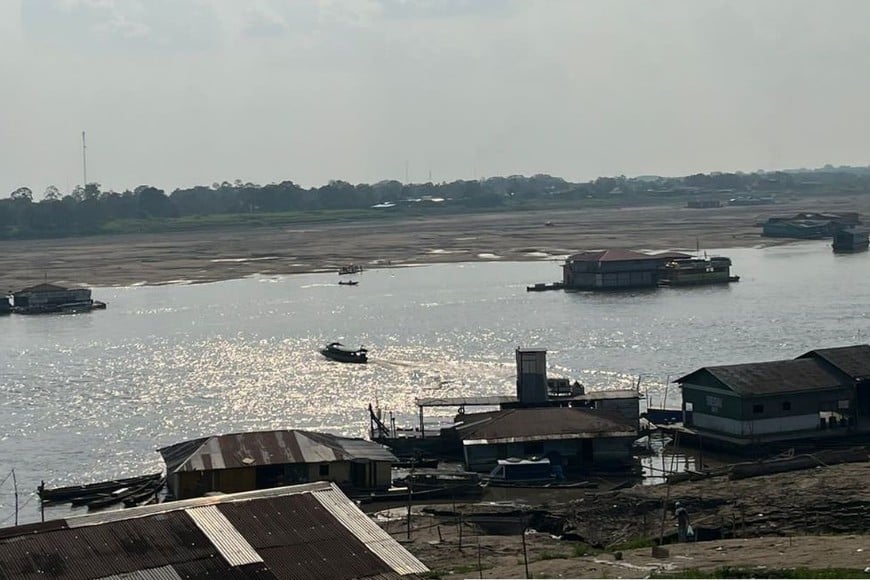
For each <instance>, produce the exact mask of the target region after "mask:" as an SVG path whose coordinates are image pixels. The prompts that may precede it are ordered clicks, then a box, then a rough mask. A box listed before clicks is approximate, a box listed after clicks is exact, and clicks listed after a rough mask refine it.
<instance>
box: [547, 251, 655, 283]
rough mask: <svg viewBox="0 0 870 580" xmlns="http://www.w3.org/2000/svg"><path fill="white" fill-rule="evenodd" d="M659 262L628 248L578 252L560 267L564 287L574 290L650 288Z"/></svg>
mask: <svg viewBox="0 0 870 580" xmlns="http://www.w3.org/2000/svg"><path fill="white" fill-rule="evenodd" d="M660 262H661V260H660V259H659V258H657V257H655V256H650V255H649V254H642V253H640V252H632V251H631V250H600V251H597V252H581V253H579V254H574V255H573V256H570V257H569V258H568V259H567V261H566V262H565V264H564V265H563V266H562V280H563V283H564V284H565V287H566V288H570V289H575V290H619V289H625V288H651V287H654V286H656V284H657V283H658V277H657V272H658V268H659V265H660Z"/></svg>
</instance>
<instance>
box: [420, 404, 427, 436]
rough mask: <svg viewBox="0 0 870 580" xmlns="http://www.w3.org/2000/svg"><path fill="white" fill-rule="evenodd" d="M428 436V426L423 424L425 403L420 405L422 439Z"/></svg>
mask: <svg viewBox="0 0 870 580" xmlns="http://www.w3.org/2000/svg"><path fill="white" fill-rule="evenodd" d="M425 438H426V427H424V425H423V405H420V439H425Z"/></svg>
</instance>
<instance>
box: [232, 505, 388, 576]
mask: <svg viewBox="0 0 870 580" xmlns="http://www.w3.org/2000/svg"><path fill="white" fill-rule="evenodd" d="M312 495H313V494H310V493H307V494H300V495H294V496H289V497H288V496H285V497H278V498H271V499H269V500H266V501H261V502H258V506H257V510H256V511H253V510H246V509H241V506H240V505H239V504H228V505H223V506H220V509H221V511H222V512H223V513H224V514H225V515H226V517H227V519H228V520H230V521H231V522H232V523H233V525H235V526H236V527H237V528H238V530H239V531H240V532H241V533H243V534H244V535H245V537H246V538H248V540H249V541H250V542H251V545H253V546H254V547H255V548H256V550H257V551H258V552H259V553H260V555H261V556H262V557H263V561H264V562H265V563H266V565H267V566H268V567H269V569H271V570H272V571H273V572H275V574H276V575H277V576H279V577H282V578H299V577H302V576H305V575H309V574H310V575H313V576H316V577H320V578H336V579H341V578H355V577H358V576H367V575H372V574H379V573H382V572H389V571H391V568H390V567H389V566H388V565H387V564H386V563H385V562H383V561H382V560H381V559H379V558H378V557H377V556H376V555H375V554H374V553H373V552H372V551H371V550H370V549H369V548H368V547H367V546H366V545H365V544H364V543H363V542H362V541H361V539H360V538H358V537H356V536H354V534H353V533H352V532H351V531H350V530H348V529H347V527H345V526H342V525H341V523H339V522H338V521H337V520H336V518H335V517H334V516H333V514H331V513H330V512H328V511H327V510H325V509H324V508H323V506H322V505H321V504H320V503H319V502H318V501H317V500H316V499H315V498H314V497H312ZM345 501H347V499H346V498H345ZM353 509H354V510H355V511H356V512H357V513H360V514H361V512H359V510H358V509H356V508H355V507H354V508H353ZM361 515H362V514H361ZM363 517H367V516H365V515H363ZM338 545H340V546H341V550H337V549H336V546H338Z"/></svg>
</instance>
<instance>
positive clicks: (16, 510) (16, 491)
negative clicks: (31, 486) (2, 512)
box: [12, 469, 18, 526]
mask: <svg viewBox="0 0 870 580" xmlns="http://www.w3.org/2000/svg"><path fill="white" fill-rule="evenodd" d="M12 488H13V489H14V490H15V525H16V526H17V525H18V480H16V479H15V470H14V469H13V470H12Z"/></svg>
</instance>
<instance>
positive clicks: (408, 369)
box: [0, 242, 870, 525]
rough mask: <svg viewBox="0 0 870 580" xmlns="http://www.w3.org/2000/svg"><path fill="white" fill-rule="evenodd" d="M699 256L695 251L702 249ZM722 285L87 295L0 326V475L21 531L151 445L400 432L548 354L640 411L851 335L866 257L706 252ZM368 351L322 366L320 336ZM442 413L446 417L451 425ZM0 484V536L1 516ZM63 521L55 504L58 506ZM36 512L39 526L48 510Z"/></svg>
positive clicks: (465, 267)
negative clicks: (51, 312)
mask: <svg viewBox="0 0 870 580" xmlns="http://www.w3.org/2000/svg"><path fill="white" fill-rule="evenodd" d="M710 253H711V254H712V253H713V252H712V251H711V252H710ZM716 253H718V254H724V255H728V256H730V257H731V258H732V260H733V262H734V266H733V273H735V274H738V275H740V276H741V280H740V282H739V283H736V284H730V285H725V286H707V287H695V288H663V289H659V290H643V291H632V292H620V293H606V294H593V293H588V292H577V293H570V292H562V291H551V292H526V289H525V287H526V286H527V285H529V284H533V283H535V282H544V281H553V280H557V279H559V278H560V275H561V274H560V268H559V263H557V262H553V261H541V262H521V263H517V262H498V261H493V262H481V263H464V264H441V265H432V266H422V267H412V268H393V269H382V270H369V271H366V272H364V273H363V274H361V275H358V276H354V278H355V279H358V280H359V281H360V283H359V285H357V286H339V285H338V284H337V281H338V280H337V279H338V276H337V275H336V274H308V275H294V276H284V277H254V278H247V279H243V280H232V281H226V282H219V283H213V284H201V285H170V286H131V287H124V288H96V289H94V298H95V299H98V300H104V301H105V302H107V303H108V304H109V307H108V309H107V310H105V311H96V312H92V313H87V314H77V315H67V316H21V315H13V316H6V317H2V318H0V482H2V481H3V479H4V478H5V477H6V475H7V474H8V473H9V472H10V470H11V469H13V468H14V469H15V472H16V479H17V482H18V487H19V493H20V498H19V499H20V502H21V504H22V507H21V510H20V521H21V522H27V521H34V520H37V519H38V518H39V511H38V501H36V499H35V498H36V496H35V494H34V493H33V492H34V489H35V487H36V485H37V484H38V483H39V481H40V480H45V481H46V482H48V483H49V484H50V485H63V484H65V483H71V482H86V481H93V480H99V479H106V478H111V477H118V476H124V475H130V474H140V473H145V472H149V471H159V470H160V469H161V468H162V461H161V459H160V456H159V454H158V453H157V452H156V449H157V448H158V447H162V446H165V445H171V444H173V443H176V442H178V441H182V440H185V439H189V438H194V437H199V436H203V435H209V434H216V433H230V432H238V431H246V430H261V429H276V428H300V429H312V430H321V431H329V432H334V433H338V434H345V435H351V436H366V435H367V434H368V415H367V410H366V409H367V405H368V404H369V403H370V402H372V403H373V402H375V401H378V402H379V404H380V406H381V407H382V408H383V409H385V410H392V411H394V412H395V413H396V416H397V420H398V422H399V423H407V424H411V423H412V422H413V421H414V420H415V419H416V417H415V413H414V406H413V401H414V399H415V398H416V397H419V396H459V395H484V394H512V393H513V392H514V384H513V381H514V377H515V362H514V348H516V347H517V346H523V347H543V348H547V349H548V351H549V352H548V363H549V364H548V366H549V374H550V375H551V376H565V377H569V378H571V379H572V380H573V379H579V380H580V381H581V382H583V383H584V384H585V385H587V388H588V389H590V390H598V389H616V388H626V387H629V386H631V385H632V384H635V383H636V382H637V381H638V378H639V377H640V382H641V391H643V392H645V393H646V395H647V397H648V399H647V401H648V403H649V404H650V405H652V406H660V405H661V404H662V401H663V399H664V397H665V396H666V395H667V398H668V403H669V404H671V405H678V404H679V393H678V392H677V389H676V388H675V387H674V386H673V385H671V386H670V387H666V386H665V385H666V381H667V380H668V379H670V380H673V379H674V378H676V377H678V376H679V375H681V374H683V373H687V372H690V371H692V370H695V369H696V368H698V367H701V366H706V365H716V364H732V363H742V362H752V361H763V360H769V359H778V358H792V357H795V356H798V355H800V354H802V353H804V352H806V351H807V350H811V349H813V348H820V347H830V346H840V345H848V344H856V343H866V342H868V334H870V324H868V320H867V317H868V314H867V311H868V303H870V276H868V274H870V254H867V253H864V254H853V255H835V254H833V253H832V252H831V249H830V245H829V244H828V243H827V242H803V243H797V244H789V245H784V246H776V247H768V248H746V249H729V250H727V251H719V252H716ZM333 340H341V341H343V342H344V343H345V344H347V345H351V346H356V345H365V346H366V347H367V348H369V349H370V360H371V362H370V363H369V364H368V365H347V364H341V363H336V362H332V361H328V360H326V359H324V358H323V357H322V356H320V355H319V354H318V352H317V349H318V347H320V346H321V345H322V344H324V343H326V342H330V341H333ZM453 411H454V410H453V409H445V410H444V411H443V412H444V413H445V414H450V413H452V412H453ZM13 502H14V496H13V488H12V485H11V480H7V481H5V482H3V483H2V485H0V525H10V524H11V523H13V522H12V517H13V516H14V508H13V505H14V503H13ZM65 513H67V512H65ZM47 517H49V516H48V514H47Z"/></svg>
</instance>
